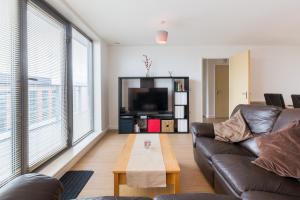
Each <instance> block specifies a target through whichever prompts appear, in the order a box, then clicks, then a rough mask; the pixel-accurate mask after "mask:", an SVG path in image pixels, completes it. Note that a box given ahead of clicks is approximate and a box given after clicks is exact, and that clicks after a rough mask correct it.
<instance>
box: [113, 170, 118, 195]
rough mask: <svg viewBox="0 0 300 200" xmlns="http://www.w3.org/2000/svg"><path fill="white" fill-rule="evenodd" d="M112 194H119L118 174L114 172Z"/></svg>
mask: <svg viewBox="0 0 300 200" xmlns="http://www.w3.org/2000/svg"><path fill="white" fill-rule="evenodd" d="M114 196H119V174H118V173H114Z"/></svg>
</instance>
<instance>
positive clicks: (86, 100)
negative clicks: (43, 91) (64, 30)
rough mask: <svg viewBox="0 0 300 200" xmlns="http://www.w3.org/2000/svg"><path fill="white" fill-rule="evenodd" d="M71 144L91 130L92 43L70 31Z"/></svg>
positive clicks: (76, 32)
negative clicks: (71, 85) (71, 83)
mask: <svg viewBox="0 0 300 200" xmlns="http://www.w3.org/2000/svg"><path fill="white" fill-rule="evenodd" d="M72 74H73V76H72V79H73V142H76V141H78V140H79V139H80V138H82V137H84V136H85V135H86V134H88V133H89V132H91V131H92V130H93V112H92V108H93V107H92V104H93V101H92V99H93V91H92V89H93V87H92V42H91V41H90V40H89V39H88V38H87V37H85V36H84V35H83V34H81V33H80V32H79V31H77V30H76V29H74V28H73V29H72Z"/></svg>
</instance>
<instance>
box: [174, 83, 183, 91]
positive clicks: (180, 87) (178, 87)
mask: <svg viewBox="0 0 300 200" xmlns="http://www.w3.org/2000/svg"><path fill="white" fill-rule="evenodd" d="M175 91H177V92H183V91H185V89H184V81H183V80H176V81H175Z"/></svg>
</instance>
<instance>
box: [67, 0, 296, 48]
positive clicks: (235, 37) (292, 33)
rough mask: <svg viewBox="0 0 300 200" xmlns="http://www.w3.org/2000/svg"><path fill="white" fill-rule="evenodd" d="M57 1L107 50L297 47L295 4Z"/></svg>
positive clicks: (284, 0) (273, 0)
mask: <svg viewBox="0 0 300 200" xmlns="http://www.w3.org/2000/svg"><path fill="white" fill-rule="evenodd" d="M62 1H65V2H66V3H67V4H68V5H69V6H70V7H71V8H72V9H73V10H74V11H75V12H76V13H77V14H78V15H79V16H80V17H81V18H82V19H83V20H84V21H85V22H86V23H87V24H88V25H89V26H90V27H92V29H93V30H94V31H95V32H97V34H98V35H99V36H101V37H102V38H103V39H104V40H105V41H107V42H108V43H109V44H112V45H113V44H116V43H120V44H121V45H156V44H155V33H156V31H157V30H160V29H166V30H167V31H169V39H168V45H300V1H299V0H85V1H84V0H62ZM162 20H165V21H166V23H165V24H161V21H162Z"/></svg>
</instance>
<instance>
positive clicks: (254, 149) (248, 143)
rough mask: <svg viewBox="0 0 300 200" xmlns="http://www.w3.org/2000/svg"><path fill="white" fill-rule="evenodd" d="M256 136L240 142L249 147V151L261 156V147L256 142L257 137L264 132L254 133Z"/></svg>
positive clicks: (246, 147)
mask: <svg viewBox="0 0 300 200" xmlns="http://www.w3.org/2000/svg"><path fill="white" fill-rule="evenodd" d="M253 135H254V137H252V138H249V139H248V140H245V141H242V142H240V143H239V144H240V145H241V146H242V147H244V148H245V149H247V150H248V151H250V152H251V153H253V155H255V156H259V153H260V151H259V148H258V146H257V144H256V142H255V138H256V137H259V136H261V135H262V134H253Z"/></svg>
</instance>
